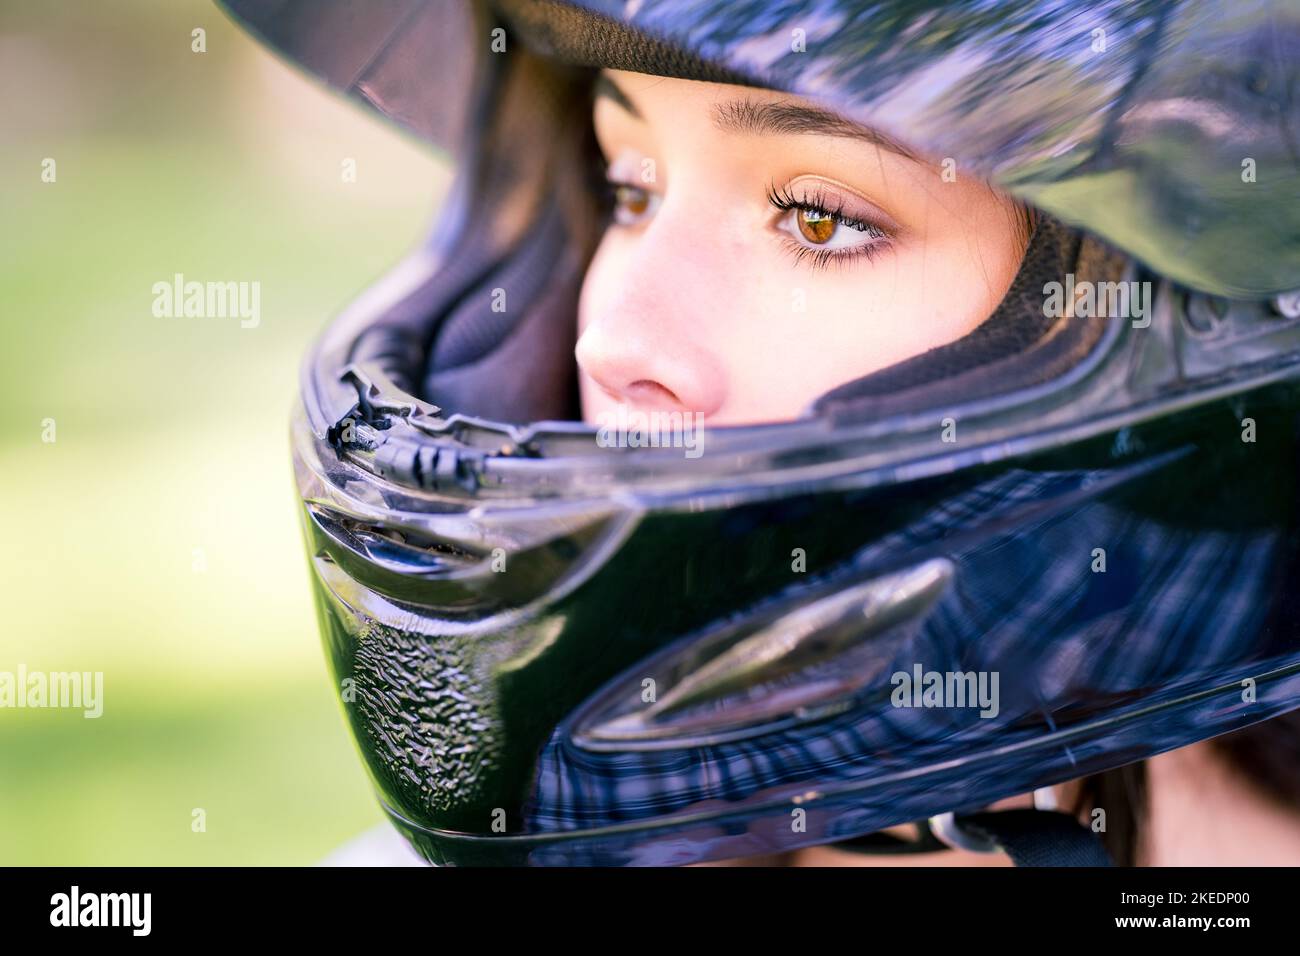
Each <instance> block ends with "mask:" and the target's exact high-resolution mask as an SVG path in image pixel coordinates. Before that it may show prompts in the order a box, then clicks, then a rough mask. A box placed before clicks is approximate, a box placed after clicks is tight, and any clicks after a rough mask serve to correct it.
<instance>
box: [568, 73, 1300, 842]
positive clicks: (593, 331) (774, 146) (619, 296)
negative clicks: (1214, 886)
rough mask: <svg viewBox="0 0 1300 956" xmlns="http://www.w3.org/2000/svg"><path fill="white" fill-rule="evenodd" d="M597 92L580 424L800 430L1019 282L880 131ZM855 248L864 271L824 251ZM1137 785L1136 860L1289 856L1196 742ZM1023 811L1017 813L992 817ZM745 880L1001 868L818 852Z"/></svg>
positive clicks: (981, 313)
mask: <svg viewBox="0 0 1300 956" xmlns="http://www.w3.org/2000/svg"><path fill="white" fill-rule="evenodd" d="M611 84H612V85H611ZM600 86H601V88H602V89H601V92H602V94H603V95H600V96H598V97H597V100H596V105H595V111H594V120H595V128H596V133H597V138H598V140H599V142H600V145H601V149H602V151H603V152H604V154H605V158H606V161H607V162H608V164H609V170H608V174H609V178H610V179H611V180H612V181H614V182H616V183H622V184H624V185H623V188H622V189H620V190H619V191H618V195H617V197H616V202H615V213H614V220H615V221H614V222H613V224H612V225H611V226H610V227H609V228H608V229H607V231H606V232H605V234H604V236H603V238H602V241H601V243H600V246H599V249H598V250H597V253H596V256H595V258H594V260H593V262H592V264H591V266H590V269H589V271H588V273H587V276H586V280H585V282H584V285H583V290H582V296H581V300H580V303H579V322H578V331H579V338H578V343H577V349H576V355H577V360H578V365H579V371H580V385H581V393H582V404H583V417H584V418H585V419H586V420H587V421H588V422H592V423H599V422H600V421H601V419H602V418H603V417H605V416H608V415H612V414H615V413H616V412H617V411H618V407H619V406H620V405H623V406H626V409H627V410H628V411H637V412H656V411H659V412H698V413H702V414H704V415H705V416H706V422H707V423H708V424H711V425H724V424H742V423H753V422H766V421H781V420H788V419H791V418H794V417H796V416H798V415H799V414H800V413H801V412H802V411H803V410H805V409H806V408H807V407H808V405H809V404H810V403H811V402H812V401H813V400H814V399H816V398H817V397H818V396H820V395H822V394H824V393H825V392H827V391H829V390H830V389H832V388H834V387H835V386H837V385H840V384H843V383H845V382H849V381H852V380H854V379H857V378H860V377H862V376H864V375H867V374H869V373H871V372H873V371H875V370H877V369H881V368H884V367H886V366H889V365H892V364H894V363H896V362H899V361H902V360H904V359H906V358H909V357H912V356H915V355H919V354H920V353H922V352H924V351H926V350H928V349H932V348H935V347H937V346H940V345H944V344H946V343H949V342H952V341H954V340H956V339H958V338H960V337H961V336H963V335H965V334H967V333H968V332H970V331H971V330H973V329H974V328H976V327H977V326H978V325H979V324H980V323H981V322H982V321H984V319H985V318H987V317H988V316H989V314H990V313H991V312H992V311H993V309H994V308H995V307H996V306H997V304H998V303H999V302H1000V301H1001V299H1002V298H1003V296H1004V295H1005V293H1006V291H1007V289H1008V288H1009V286H1010V284H1011V282H1012V280H1013V278H1014V277H1015V273H1016V270H1017V267H1018V266H1019V264H1020V261H1021V258H1022V257H1023V254H1024V250H1025V243H1026V238H1027V232H1028V230H1027V228H1026V221H1025V218H1024V215H1023V213H1022V211H1021V210H1020V209H1019V208H1018V207H1016V206H1015V205H1014V203H1012V202H1011V201H1010V200H1009V199H1008V198H1007V197H1005V196H1003V195H1000V194H998V193H997V192H995V191H993V190H991V189H990V188H988V187H987V186H985V185H983V184H981V183H979V182H978V181H975V180H973V179H967V178H964V177H962V176H961V175H960V172H958V175H957V178H956V181H955V182H949V181H946V180H945V178H944V177H943V176H942V175H941V173H942V170H941V168H940V167H939V166H936V165H935V164H933V163H930V162H928V161H926V160H925V159H923V158H921V157H917V156H915V155H911V154H908V153H907V151H906V150H903V149H902V148H901V147H896V144H892V143H890V142H888V141H887V140H885V139H884V138H882V137H880V136H879V135H878V134H873V133H872V132H871V131H868V130H864V129H863V128H861V127H854V126H852V124H848V123H845V122H844V121H843V120H836V119H834V118H832V117H827V116H820V117H819V116H815V115H809V114H807V113H801V112H799V110H800V109H802V108H806V107H808V106H811V104H806V103H804V102H803V101H800V100H797V99H795V98H792V97H788V96H783V95H780V94H776V93H772V92H768V91H762V90H756V89H750V88H747V87H737V86H727V85H720V84H712V83H699V82H692V81H686V80H676V79H668V78H662V77H651V76H644V75H640V74H635V73H625V72H620V71H606V72H605V73H604V74H603V75H602V83H601V84H600ZM647 174H649V175H648V178H646V177H647ZM769 192H774V193H775V194H776V195H777V197H778V198H784V199H788V200H794V201H796V202H805V203H810V204H811V205H820V206H821V209H822V211H823V212H839V213H841V215H843V216H845V217H847V218H849V219H851V220H853V221H855V222H856V223H858V224H859V225H865V226H866V228H863V229H859V228H854V227H852V226H849V225H845V224H843V223H828V222H822V221H819V219H818V216H819V215H820V213H818V212H817V211H811V212H810V211H808V210H805V212H804V216H805V219H804V222H803V225H804V226H806V227H808V228H809V230H811V235H810V233H806V232H804V231H803V229H802V228H801V227H800V222H799V219H798V217H799V216H800V212H799V210H798V209H787V210H781V209H778V208H776V207H775V206H773V204H772V202H771V201H770V199H769ZM822 237H827V238H826V239H825V240H824V241H821V242H820V244H818V243H817V242H814V241H813V240H814V239H817V240H822ZM867 244H870V245H871V247H872V249H871V254H870V255H858V256H851V257H850V256H844V257H842V258H836V257H834V256H824V261H820V258H822V257H819V256H818V255H817V253H818V251H819V250H820V252H821V253H823V254H824V253H826V252H827V250H828V249H830V248H835V249H841V250H843V249H853V248H859V249H861V248H862V247H863V246H864V245H867ZM801 248H802V249H804V252H803V253H802V254H801V253H800V252H799V251H798V250H799V249H801ZM809 248H811V250H812V251H811V252H809V251H808V250H809ZM819 261H820V264H819ZM1148 773H1149V787H1150V809H1151V814H1150V817H1149V819H1150V821H1151V822H1150V825H1149V826H1148V828H1147V829H1146V830H1145V842H1144V845H1143V847H1142V848H1141V852H1140V858H1139V859H1140V862H1143V863H1147V864H1155V865H1161V864H1168V863H1184V864H1188V863H1190V864H1196V863H1199V864H1213V863H1234V864H1235V863H1255V864H1281V863H1287V862H1290V863H1294V861H1295V860H1296V859H1298V858H1300V823H1298V822H1297V818H1296V816H1295V814H1294V812H1293V810H1292V809H1291V808H1283V807H1278V806H1275V805H1273V804H1272V803H1271V802H1270V801H1269V800H1267V799H1265V798H1264V797H1262V796H1261V795H1260V794H1259V793H1258V792H1256V791H1255V790H1253V789H1252V788H1251V787H1250V786H1249V785H1248V784H1247V783H1246V782H1245V781H1242V780H1240V779H1239V778H1238V777H1237V776H1236V775H1234V774H1233V773H1232V772H1231V771H1230V770H1229V769H1228V768H1227V767H1226V765H1225V764H1224V763H1223V762H1222V760H1221V759H1220V758H1218V757H1217V756H1216V755H1215V754H1214V753H1213V752H1212V751H1211V750H1210V748H1209V747H1208V745H1205V744H1198V745H1194V746H1191V747H1186V748H1183V749H1182V750H1179V751H1175V752H1172V753H1170V754H1165V755H1163V756H1161V757H1157V758H1155V759H1153V760H1151V761H1148ZM1206 781H1210V782H1211V783H1212V786H1210V785H1207V783H1206ZM1056 791H1057V798H1058V802H1059V804H1060V805H1061V806H1069V805H1071V804H1072V803H1073V794H1074V792H1075V784H1066V785H1063V786H1062V787H1058V788H1056ZM1029 805H1031V798H1030V797H1029V796H1028V795H1024V796H1021V797H1016V798H1012V799H1009V800H1006V801H1002V802H1001V803H999V804H998V805H997V807H998V808H1003V807H1012V806H1029ZM1084 822H1086V818H1084ZM908 832H909V831H908V830H907V829H906V828H903V829H900V831H899V833H900V835H905V834H907V833H908ZM738 862H743V863H747V864H759V865H761V864H765V863H766V864H783V865H830V866H840V865H853V866H891V865H894V866H896V865H918V864H919V865H958V866H960V865H972V866H989V865H993V866H998V865H1007V864H1008V862H1009V861H1007V860H1006V858H1005V857H1002V856H986V855H978V854H971V853H964V852H959V851H953V852H948V853H943V854H927V855H924V856H917V857H906V858H899V857H870V856H862V855H859V854H854V853H848V852H845V851H842V850H836V849H834V848H831V847H813V848H810V849H806V850H800V851H795V852H792V853H788V854H784V855H783V856H781V857H776V858H757V859H753V860H748V861H738Z"/></svg>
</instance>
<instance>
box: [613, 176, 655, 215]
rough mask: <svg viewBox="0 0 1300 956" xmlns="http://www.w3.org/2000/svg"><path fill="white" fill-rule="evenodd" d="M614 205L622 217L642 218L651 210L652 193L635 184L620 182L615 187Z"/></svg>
mask: <svg viewBox="0 0 1300 956" xmlns="http://www.w3.org/2000/svg"><path fill="white" fill-rule="evenodd" d="M614 206H615V209H616V210H617V211H618V213H619V214H620V218H621V219H623V220H636V219H640V218H641V217H642V216H644V215H645V214H646V213H647V212H649V210H650V193H648V192H646V191H645V190H644V189H637V188H636V187H635V186H628V185H625V184H620V185H618V186H616V187H615V188H614Z"/></svg>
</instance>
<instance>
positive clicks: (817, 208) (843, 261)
mask: <svg viewBox="0 0 1300 956" xmlns="http://www.w3.org/2000/svg"><path fill="white" fill-rule="evenodd" d="M767 201H768V202H770V203H771V204H772V205H773V206H774V207H775V208H777V209H779V210H781V211H782V212H789V211H791V210H792V209H798V210H803V211H806V212H812V213H817V214H818V215H821V216H827V217H829V218H830V219H832V220H833V221H834V222H835V223H836V224H838V225H842V226H848V227H849V228H850V229H856V230H858V231H859V232H862V233H865V234H866V235H868V236H870V237H871V239H872V240H873V241H872V242H868V243H864V244H863V245H861V246H857V247H854V248H852V249H815V248H813V247H812V246H805V245H802V244H801V243H798V242H795V241H794V239H792V238H790V237H788V236H786V237H784V239H785V242H786V246H787V248H788V249H789V250H790V253H791V254H792V255H793V256H794V260H795V262H804V261H807V262H808V263H809V264H810V265H811V266H812V267H813V268H814V269H825V268H827V267H828V266H832V265H847V264H849V263H850V262H853V261H855V260H857V259H868V260H869V259H872V258H874V257H875V256H877V255H879V254H880V253H882V252H884V251H885V248H886V247H887V246H888V245H889V240H890V239H891V238H892V237H891V236H890V234H889V233H888V232H886V231H885V230H884V229H882V228H880V226H877V225H876V224H875V223H873V222H867V221H866V220H863V219H856V218H854V217H852V216H846V215H844V205H843V203H834V202H831V201H830V200H829V199H828V198H827V196H826V195H825V194H824V193H823V192H822V191H821V190H817V191H816V192H814V193H813V194H812V195H810V196H805V197H802V198H800V197H796V196H794V195H793V194H792V193H791V192H790V191H789V189H788V188H787V187H784V186H783V187H781V188H780V189H778V188H777V186H776V184H775V183H772V184H770V185H769V186H768V187H767Z"/></svg>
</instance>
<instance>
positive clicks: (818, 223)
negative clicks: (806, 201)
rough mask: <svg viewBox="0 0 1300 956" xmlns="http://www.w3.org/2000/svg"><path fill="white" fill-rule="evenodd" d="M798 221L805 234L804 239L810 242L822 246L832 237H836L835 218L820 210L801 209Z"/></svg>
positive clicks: (798, 211)
mask: <svg viewBox="0 0 1300 956" xmlns="http://www.w3.org/2000/svg"><path fill="white" fill-rule="evenodd" d="M796 220H797V221H798V224H799V231H800V232H801V233H803V237H804V238H805V239H807V240H808V241H809V242H815V243H817V244H818V245H821V244H823V243H826V242H829V241H830V238H831V236H833V235H835V226H836V220H835V217H834V216H829V215H827V214H826V213H824V212H821V211H819V210H816V209H799V210H797V215H796Z"/></svg>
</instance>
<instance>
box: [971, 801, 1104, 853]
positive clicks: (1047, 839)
mask: <svg viewBox="0 0 1300 956" xmlns="http://www.w3.org/2000/svg"><path fill="white" fill-rule="evenodd" d="M957 824H958V826H960V827H961V828H962V829H963V830H964V831H965V832H966V833H968V834H971V835H972V836H974V837H976V838H977V839H982V840H984V841H985V842H986V843H987V844H988V845H989V847H990V850H989V851H986V852H998V851H1001V852H1002V853H1005V854H1006V855H1007V856H1009V857H1011V862H1012V863H1014V864H1015V865H1016V866H1112V865H1113V864H1112V863H1111V859H1110V856H1109V855H1107V853H1106V848H1105V847H1104V846H1102V843H1101V838H1100V837H1098V836H1097V834H1095V833H1093V832H1092V831H1091V830H1089V829H1088V828H1087V827H1086V826H1084V825H1083V824H1082V823H1080V822H1079V821H1078V820H1076V819H1075V818H1074V817H1072V816H1070V815H1069V814H1068V813H1061V812H1060V811H1057V810H1000V811H998V812H996V813H974V814H971V815H970V816H965V817H960V818H958V819H957Z"/></svg>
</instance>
